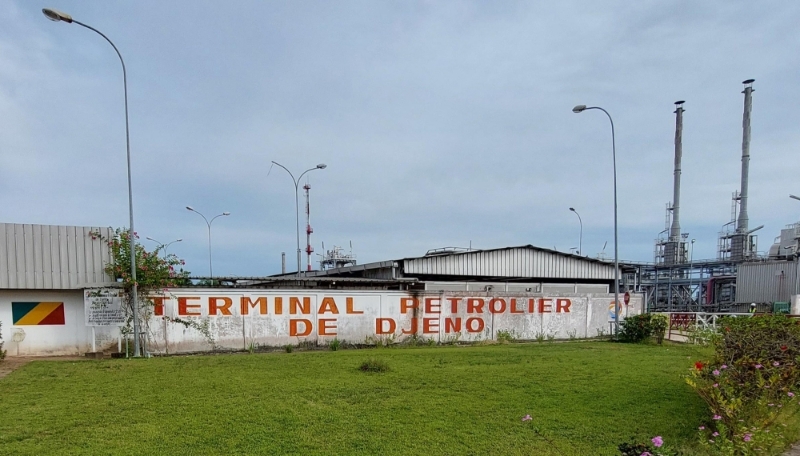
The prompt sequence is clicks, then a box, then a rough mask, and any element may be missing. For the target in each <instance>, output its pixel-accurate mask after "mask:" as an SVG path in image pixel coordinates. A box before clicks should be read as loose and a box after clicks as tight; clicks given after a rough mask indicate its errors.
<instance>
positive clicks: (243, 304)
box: [239, 296, 267, 315]
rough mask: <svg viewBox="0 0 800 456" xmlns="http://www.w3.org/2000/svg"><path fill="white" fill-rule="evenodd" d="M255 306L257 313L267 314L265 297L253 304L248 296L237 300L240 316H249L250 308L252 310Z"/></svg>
mask: <svg viewBox="0 0 800 456" xmlns="http://www.w3.org/2000/svg"><path fill="white" fill-rule="evenodd" d="M255 306H258V313H259V314H260V315H266V314H267V298H266V297H265V296H262V297H260V298H258V299H256V300H255V302H253V301H252V300H251V299H250V297H249V296H242V298H241V299H240V300H239V310H240V311H241V312H240V313H241V314H242V315H249V314H250V308H251V307H253V308H254V307H255Z"/></svg>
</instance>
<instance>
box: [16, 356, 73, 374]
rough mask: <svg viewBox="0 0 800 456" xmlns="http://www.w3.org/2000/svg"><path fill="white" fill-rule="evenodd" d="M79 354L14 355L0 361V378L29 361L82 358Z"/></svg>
mask: <svg viewBox="0 0 800 456" xmlns="http://www.w3.org/2000/svg"><path fill="white" fill-rule="evenodd" d="M84 359H86V358H84V357H81V356H14V357H7V358H6V359H4V360H2V361H0V379H2V378H3V377H5V376H6V375H8V374H10V373H12V372H14V371H15V370H17V369H19V368H20V367H22V366H24V365H26V364H28V363H29V362H31V361H76V360H84Z"/></svg>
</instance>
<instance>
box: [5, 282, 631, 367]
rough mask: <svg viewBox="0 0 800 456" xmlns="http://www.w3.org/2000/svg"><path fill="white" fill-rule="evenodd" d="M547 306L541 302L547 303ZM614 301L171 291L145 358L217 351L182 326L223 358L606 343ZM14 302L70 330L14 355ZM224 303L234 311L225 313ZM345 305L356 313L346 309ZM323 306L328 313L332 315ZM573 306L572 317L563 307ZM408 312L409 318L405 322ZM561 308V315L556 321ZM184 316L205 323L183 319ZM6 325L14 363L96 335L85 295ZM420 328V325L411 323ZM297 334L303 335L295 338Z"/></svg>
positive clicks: (108, 338)
mask: <svg viewBox="0 0 800 456" xmlns="http://www.w3.org/2000/svg"><path fill="white" fill-rule="evenodd" d="M212 298H216V299H214V300H213V302H214V303H216V304H217V307H216V308H211V307H210V306H209V304H210V303H211V302H212ZM242 298H247V300H248V302H258V299H259V298H263V299H264V302H265V303H266V305H267V309H266V310H267V312H266V314H264V315H261V314H260V310H261V309H260V305H256V307H255V308H250V306H247V307H248V309H247V310H248V312H247V313H248V314H247V315H243V313H242V308H241V303H242ZM326 298H327V300H326ZM348 298H350V299H348ZM293 299H294V300H295V301H297V302H299V303H302V302H304V300H305V301H306V302H308V312H307V313H303V311H304V310H305V309H302V308H296V309H293V308H292V307H293V306H292V301H293ZM414 299H417V301H414ZM453 299H455V300H457V301H456V302H457V308H456V309H455V312H453V309H452V301H451V300H453ZM493 299H497V300H495V301H492V300H493ZM542 299H544V300H545V301H544V302H542V301H541V300H542ZM613 299H614V297H613V294H605V293H603V294H581V293H561V294H558V293H553V294H541V293H514V294H504V293H503V292H500V293H494V292H492V293H479V292H474V291H469V292H452V291H445V292H424V293H420V294H415V295H413V296H412V295H411V294H408V293H407V292H394V291H389V292H387V291H342V290H331V291H323V290H320V291H316V290H308V291H303V290H231V289H174V290H170V293H169V294H168V295H167V296H166V297H165V298H164V301H163V315H152V316H150V317H149V319H146V324H145V325H144V327H145V329H146V330H147V334H148V349H149V351H150V352H152V353H167V352H168V353H177V352H190V351H205V350H210V349H211V348H212V345H211V344H210V343H209V341H208V339H207V338H206V337H205V335H204V334H203V333H202V332H201V331H198V330H197V329H195V328H194V327H192V326H189V327H186V326H184V325H182V324H180V323H176V322H173V321H171V320H172V319H176V318H177V319H182V320H186V321H192V322H194V324H199V325H207V328H208V333H209V334H210V335H211V337H212V339H213V341H214V344H215V345H216V346H217V347H220V348H227V349H247V348H248V347H249V345H250V344H251V343H252V344H257V345H268V346H281V345H285V344H298V343H300V342H302V341H312V342H318V343H322V344H324V343H328V342H330V341H332V340H333V339H334V338H338V339H339V340H342V341H347V342H352V343H364V342H365V341H366V340H367V339H368V338H369V339H372V340H374V339H375V338H393V339H394V340H395V341H401V340H403V339H405V338H408V337H411V334H413V331H412V329H413V327H412V325H414V324H416V325H417V328H416V333H417V335H418V336H419V337H423V338H426V339H434V340H436V341H437V342H447V341H450V340H454V339H458V340H460V341H478V340H491V339H495V338H496V337H497V332H498V331H501V330H503V331H511V332H513V334H514V336H515V337H516V338H519V339H536V337H537V336H539V335H543V336H545V337H547V336H548V335H552V336H554V337H555V338H556V339H568V338H570V337H571V335H573V334H574V336H575V337H578V338H582V337H595V336H597V335H598V332H599V331H603V332H604V333H605V334H608V333H609V328H610V325H609V320H611V319H612V318H613ZM181 300H183V301H184V304H186V305H185V308H184V309H183V312H182V311H181V309H180V305H179V304H180V301H181ZM227 300H229V301H227ZM278 300H280V302H281V307H282V309H281V312H280V314H278V313H277V312H276V310H277V309H276V304H277V302H278ZM469 300H473V301H469ZM530 300H534V307H533V312H530V310H531V309H530V307H529V306H530ZM558 300H562V301H558ZM12 301H23V302H43V301H51V302H52V301H56V302H64V306H65V325H63V326H53V325H50V326H22V327H20V328H21V329H23V330H24V331H25V340H24V341H23V342H22V343H20V344H19V347H17V344H16V343H15V342H13V341H12V337H13V333H14V330H15V329H16V327H15V326H14V325H13V321H12V313H11V302H12ZM228 302H230V306H229V307H226V305H227V304H228ZM348 302H350V303H351V304H350V306H349V307H350V308H349V309H348ZM470 302H471V303H472V304H473V305H478V304H480V303H481V302H482V303H483V307H482V308H480V311H478V308H477V307H476V308H473V309H470V308H468V304H469V303H470ZM512 302H513V303H514V305H515V307H514V310H515V311H516V312H520V311H521V313H512V311H511V305H512ZM326 303H327V304H329V306H328V307H327V308H326V307H325V304H326ZM415 303H417V307H416V309H415V308H414V304H415ZM567 303H569V308H568V310H569V311H568V312H567V311H565V310H566V308H565V307H564V306H566V305H567ZM330 304H335V306H336V309H335V311H336V312H338V313H334V309H333V307H332V306H330ZM404 304H405V306H406V307H407V309H406V311H405V312H401V310H402V309H401V308H402V306H403V305H404ZM559 304H560V305H561V309H560V310H561V312H559V311H558V310H559ZM192 305H197V307H191V306H192ZM490 305H493V306H494V310H495V312H492V310H491V309H489V306H490ZM540 306H544V307H540ZM295 307H298V306H295ZM299 307H302V306H299ZM642 308H643V299H642V296H641V295H632V296H631V302H630V305H629V306H624V305H623V306H622V309H621V311H620V315H621V316H622V317H623V318H624V317H625V316H626V315H636V314H639V313H641V311H642ZM223 309H224V310H223ZM348 310H349V312H350V313H348ZM470 310H472V311H470ZM541 310H545V312H541ZM357 312H361V313H357ZM157 313H158V312H157ZM187 313H198V314H199V315H197V316H189V315H185V314H187ZM226 313H230V315H227V314H226ZM215 314H216V315H215ZM379 319H386V320H379ZM388 319H391V320H392V321H394V323H395V325H396V327H395V328H394V331H393V332H391V334H389V331H388V329H389V325H390V323H389V320H388ZM458 319H460V325H461V327H460V331H456V330H449V329H452V328H449V327H448V325H449V324H456V323H457V322H459V320H458ZM301 320H303V321H301ZM0 321H2V322H3V329H2V337H3V340H4V341H5V348H6V349H7V350H8V355H9V356H16V355H17V348H19V355H21V356H45V355H74V354H83V353H85V352H88V351H90V349H91V328H90V327H87V326H86V325H85V316H84V302H83V291H82V290H65V291H33V290H3V291H0ZM414 321H416V323H412V322H414ZM308 322H310V323H311V325H312V327H311V331H310V332H309V333H308V334H304V333H305V331H303V330H304V329H305V328H306V324H307V323H308ZM377 322H382V323H381V324H383V325H384V327H383V329H384V330H387V331H385V332H386V334H376V332H378V331H377V330H376V323H377ZM467 324H470V325H471V326H470V328H471V329H472V330H473V331H469V330H467ZM293 325H294V329H296V330H299V334H292V329H293ZM323 326H324V327H323ZM326 328H327V329H326ZM118 331H119V330H118V329H117V328H114V327H110V328H96V336H97V348H98V349H104V348H110V347H115V346H116V344H117V337H118V334H119V332H118ZM404 332H405V333H404Z"/></svg>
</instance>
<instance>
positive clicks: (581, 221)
mask: <svg viewBox="0 0 800 456" xmlns="http://www.w3.org/2000/svg"><path fill="white" fill-rule="evenodd" d="M569 210H571V211H572V212H574V213H575V215H577V216H578V223H580V224H581V233H580V237H578V255H580V254H581V252H583V220H581V214H578V211H576V210H575V208H574V207H571V208H569Z"/></svg>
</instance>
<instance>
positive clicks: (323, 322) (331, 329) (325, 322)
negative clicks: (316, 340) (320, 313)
mask: <svg viewBox="0 0 800 456" xmlns="http://www.w3.org/2000/svg"><path fill="white" fill-rule="evenodd" d="M329 323H333V324H332V325H329ZM317 324H318V328H319V335H320V336H335V335H336V319H335V318H320V319H319V320H317Z"/></svg>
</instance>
